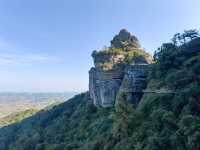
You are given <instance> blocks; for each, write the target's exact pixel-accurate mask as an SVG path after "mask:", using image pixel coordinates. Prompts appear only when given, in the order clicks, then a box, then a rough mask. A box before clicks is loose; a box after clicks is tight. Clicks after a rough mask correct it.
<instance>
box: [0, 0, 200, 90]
mask: <svg viewBox="0 0 200 150" xmlns="http://www.w3.org/2000/svg"><path fill="white" fill-rule="evenodd" d="M199 8H200V1H199V0H167V1H164V0H0V92H4V91H14V92H64V91H78V92H81V91H86V90H87V89H88V70H89V69H90V68H91V67H92V66H93V61H92V58H91V53H92V51H93V50H100V49H101V48H102V47H104V46H105V45H107V46H109V42H110V40H111V39H112V38H113V36H114V35H116V34H117V33H118V32H119V30H120V29H122V28H126V29H127V30H128V31H130V32H131V33H132V34H134V35H136V36H137V37H138V39H139V40H140V42H141V45H142V47H143V48H145V49H146V50H147V51H148V52H150V53H153V51H155V50H156V49H157V48H158V47H159V46H160V45H161V44H162V43H163V42H168V41H169V40H170V38H171V37H172V36H173V35H174V34H175V33H177V32H182V31H184V30H185V29H194V28H196V29H200V19H199V17H200V9H199Z"/></svg>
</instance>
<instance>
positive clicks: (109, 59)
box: [89, 29, 152, 107]
mask: <svg viewBox="0 0 200 150" xmlns="http://www.w3.org/2000/svg"><path fill="white" fill-rule="evenodd" d="M92 56H93V59H94V65H95V67H92V68H91V69H90V71H89V92H90V97H91V98H92V100H93V102H94V104H95V105H96V106H101V107H112V106H114V104H115V101H116V95H117V93H118V92H119V91H123V92H125V93H126V94H127V99H128V101H129V102H130V103H132V104H135V105H137V103H138V102H139V100H140V99H141V96H142V90H143V89H145V87H146V77H147V72H148V64H149V63H151V61H152V57H151V55H149V54H148V53H146V52H145V51H144V50H143V49H141V48H140V43H139V41H138V39H137V38H136V37H135V36H133V35H131V34H130V33H129V32H128V31H127V30H125V29H122V30H121V31H120V32H119V34H118V35H116V36H115V37H114V38H113V40H112V41H111V46H110V47H109V48H106V49H104V50H102V51H94V52H93V54H92Z"/></svg>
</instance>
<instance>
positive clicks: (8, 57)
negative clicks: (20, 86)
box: [0, 37, 58, 66]
mask: <svg viewBox="0 0 200 150" xmlns="http://www.w3.org/2000/svg"><path fill="white" fill-rule="evenodd" d="M20 49H23V50H20ZM31 52H32V53H30V50H27V49H26V50H25V49H24V48H19V47H17V46H16V45H14V44H12V43H11V42H9V41H6V40H4V39H3V38H1V37H0V66H7V65H27V64H33V63H48V62H52V61H56V60H58V59H57V58H56V57H53V56H49V55H46V54H40V53H34V51H33V50H31Z"/></svg>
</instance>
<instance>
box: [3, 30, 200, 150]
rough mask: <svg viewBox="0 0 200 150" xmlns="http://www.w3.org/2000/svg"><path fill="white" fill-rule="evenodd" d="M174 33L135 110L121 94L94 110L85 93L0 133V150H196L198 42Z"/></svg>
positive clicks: (192, 35) (199, 132)
mask: <svg viewBox="0 0 200 150" xmlns="http://www.w3.org/2000/svg"><path fill="white" fill-rule="evenodd" d="M198 36H199V35H198V33H197V32H195V31H194V30H190V31H185V32H184V33H183V34H176V35H175V36H174V37H173V40H172V42H170V43H165V44H163V45H162V46H161V47H160V48H159V49H158V50H157V51H156V52H155V55H154V62H155V63H154V64H152V65H151V68H150V70H149V75H148V85H147V89H151V90H152V91H153V90H160V89H162V91H169V90H170V91H172V92H161V93H145V94H144V95H143V97H142V99H141V101H140V103H139V104H138V106H137V107H133V106H132V105H131V104H129V103H128V102H127V101H126V99H127V95H126V94H125V93H123V92H120V93H118V95H117V101H116V104H115V108H97V107H95V106H94V105H93V103H92V100H91V99H90V96H89V94H88V92H87V93H83V94H80V95H77V96H75V97H74V98H72V99H70V100H69V101H67V102H65V103H62V104H60V105H58V106H54V107H53V108H52V109H49V110H44V111H41V112H39V113H37V114H36V115H34V116H32V117H30V118H27V119H25V120H23V121H22V122H20V123H17V124H13V125H10V126H8V127H4V128H1V129H0V149H1V150H198V149H200V142H199V141H200V98H199V97H200V70H199V68H200V38H198Z"/></svg>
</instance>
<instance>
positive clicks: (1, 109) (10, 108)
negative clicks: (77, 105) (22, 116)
mask: <svg viewBox="0 0 200 150" xmlns="http://www.w3.org/2000/svg"><path fill="white" fill-rule="evenodd" d="M74 94H76V92H65V93H64V92H63V93H13V92H6V93H5V92H4V93H0V119H2V118H4V117H6V116H8V115H12V114H16V113H18V112H22V111H25V110H30V109H33V110H40V109H43V108H44V107H47V106H49V105H53V104H54V103H61V102H64V101H66V100H68V99H69V98H70V97H72V96H73V95H74Z"/></svg>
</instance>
